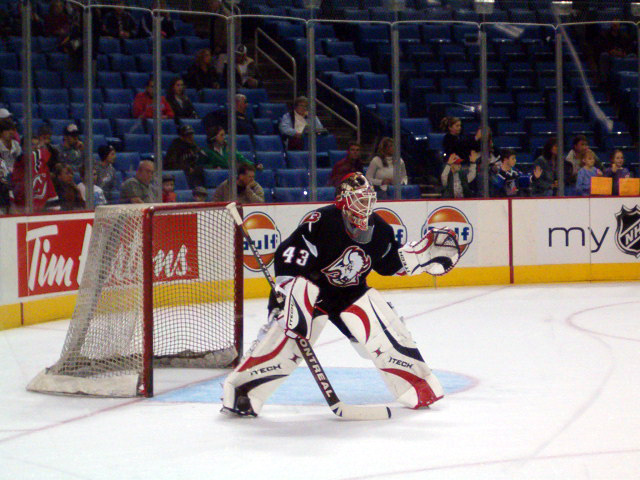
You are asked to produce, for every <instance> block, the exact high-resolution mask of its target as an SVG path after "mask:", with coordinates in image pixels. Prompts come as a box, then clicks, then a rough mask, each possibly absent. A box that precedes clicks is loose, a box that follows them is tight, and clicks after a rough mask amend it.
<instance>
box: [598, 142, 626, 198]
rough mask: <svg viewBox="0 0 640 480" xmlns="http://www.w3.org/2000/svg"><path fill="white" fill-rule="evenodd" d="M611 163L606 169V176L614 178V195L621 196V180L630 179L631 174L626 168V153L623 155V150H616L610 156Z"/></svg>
mask: <svg viewBox="0 0 640 480" xmlns="http://www.w3.org/2000/svg"><path fill="white" fill-rule="evenodd" d="M609 162H611V165H609V166H608V167H607V168H606V169H605V171H604V176H605V177H610V178H613V192H612V193H613V195H619V194H620V179H621V178H630V177H631V173H630V172H629V170H628V169H627V168H625V167H624V153H622V150H620V149H617V148H616V149H615V150H614V151H613V152H611V155H609Z"/></svg>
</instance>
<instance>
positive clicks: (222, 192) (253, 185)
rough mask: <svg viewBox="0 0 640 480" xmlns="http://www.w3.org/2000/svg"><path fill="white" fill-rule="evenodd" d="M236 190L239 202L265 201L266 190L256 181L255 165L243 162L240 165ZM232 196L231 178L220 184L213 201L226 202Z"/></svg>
mask: <svg viewBox="0 0 640 480" xmlns="http://www.w3.org/2000/svg"><path fill="white" fill-rule="evenodd" d="M235 183H236V185H235V187H236V189H237V190H236V191H237V202H238V203H264V190H262V187H261V186H260V184H259V183H258V182H256V169H255V168H254V167H253V165H248V164H246V163H243V164H242V165H240V166H239V167H238V177H237V179H236V182H235ZM230 198H231V187H230V185H229V179H228V178H227V179H226V180H225V181H224V182H222V183H221V184H220V185H218V188H216V190H215V191H214V192H213V196H212V198H211V201H212V202H224V201H227V200H229V199H230Z"/></svg>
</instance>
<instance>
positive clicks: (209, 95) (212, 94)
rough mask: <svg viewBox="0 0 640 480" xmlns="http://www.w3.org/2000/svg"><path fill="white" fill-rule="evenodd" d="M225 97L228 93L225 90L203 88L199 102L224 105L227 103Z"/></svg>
mask: <svg viewBox="0 0 640 480" xmlns="http://www.w3.org/2000/svg"><path fill="white" fill-rule="evenodd" d="M227 95H228V93H227V89H226V88H218V89H213V88H203V89H202V90H201V91H200V101H201V102H204V103H215V104H218V105H225V104H226V103H227Z"/></svg>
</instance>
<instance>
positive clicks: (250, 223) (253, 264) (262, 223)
mask: <svg viewBox="0 0 640 480" xmlns="http://www.w3.org/2000/svg"><path fill="white" fill-rule="evenodd" d="M244 226H245V227H247V230H248V231H249V234H250V235H251V238H252V239H253V242H254V244H255V246H256V249H257V250H258V252H259V253H260V255H261V256H262V261H263V262H264V264H265V265H266V266H267V267H268V266H269V265H271V263H272V262H273V257H274V255H275V253H276V248H278V245H280V238H281V236H280V231H279V230H278V227H277V226H276V224H275V222H274V221H273V220H272V219H271V217H270V216H269V215H267V214H266V213H262V212H254V213H250V214H249V215H247V216H246V217H245V219H244ZM243 256H244V266H245V267H247V268H248V269H249V270H251V271H252V272H259V271H260V264H259V263H258V260H257V259H256V258H255V257H254V256H253V253H252V252H251V249H250V248H249V244H248V243H247V241H246V240H245V241H244V244H243Z"/></svg>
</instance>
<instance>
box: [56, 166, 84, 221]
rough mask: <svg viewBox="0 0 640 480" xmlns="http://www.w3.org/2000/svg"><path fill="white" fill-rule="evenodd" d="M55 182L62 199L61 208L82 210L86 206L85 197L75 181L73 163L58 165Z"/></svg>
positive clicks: (59, 196)
mask: <svg viewBox="0 0 640 480" xmlns="http://www.w3.org/2000/svg"><path fill="white" fill-rule="evenodd" d="M53 184H54V185H55V187H56V192H57V193H58V198H59V199H60V210H82V209H83V208H85V203H84V198H82V194H81V193H80V190H79V189H78V187H77V186H76V184H75V182H74V181H73V168H71V165H65V164H64V163H59V164H58V165H56V174H55V176H54V178H53Z"/></svg>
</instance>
